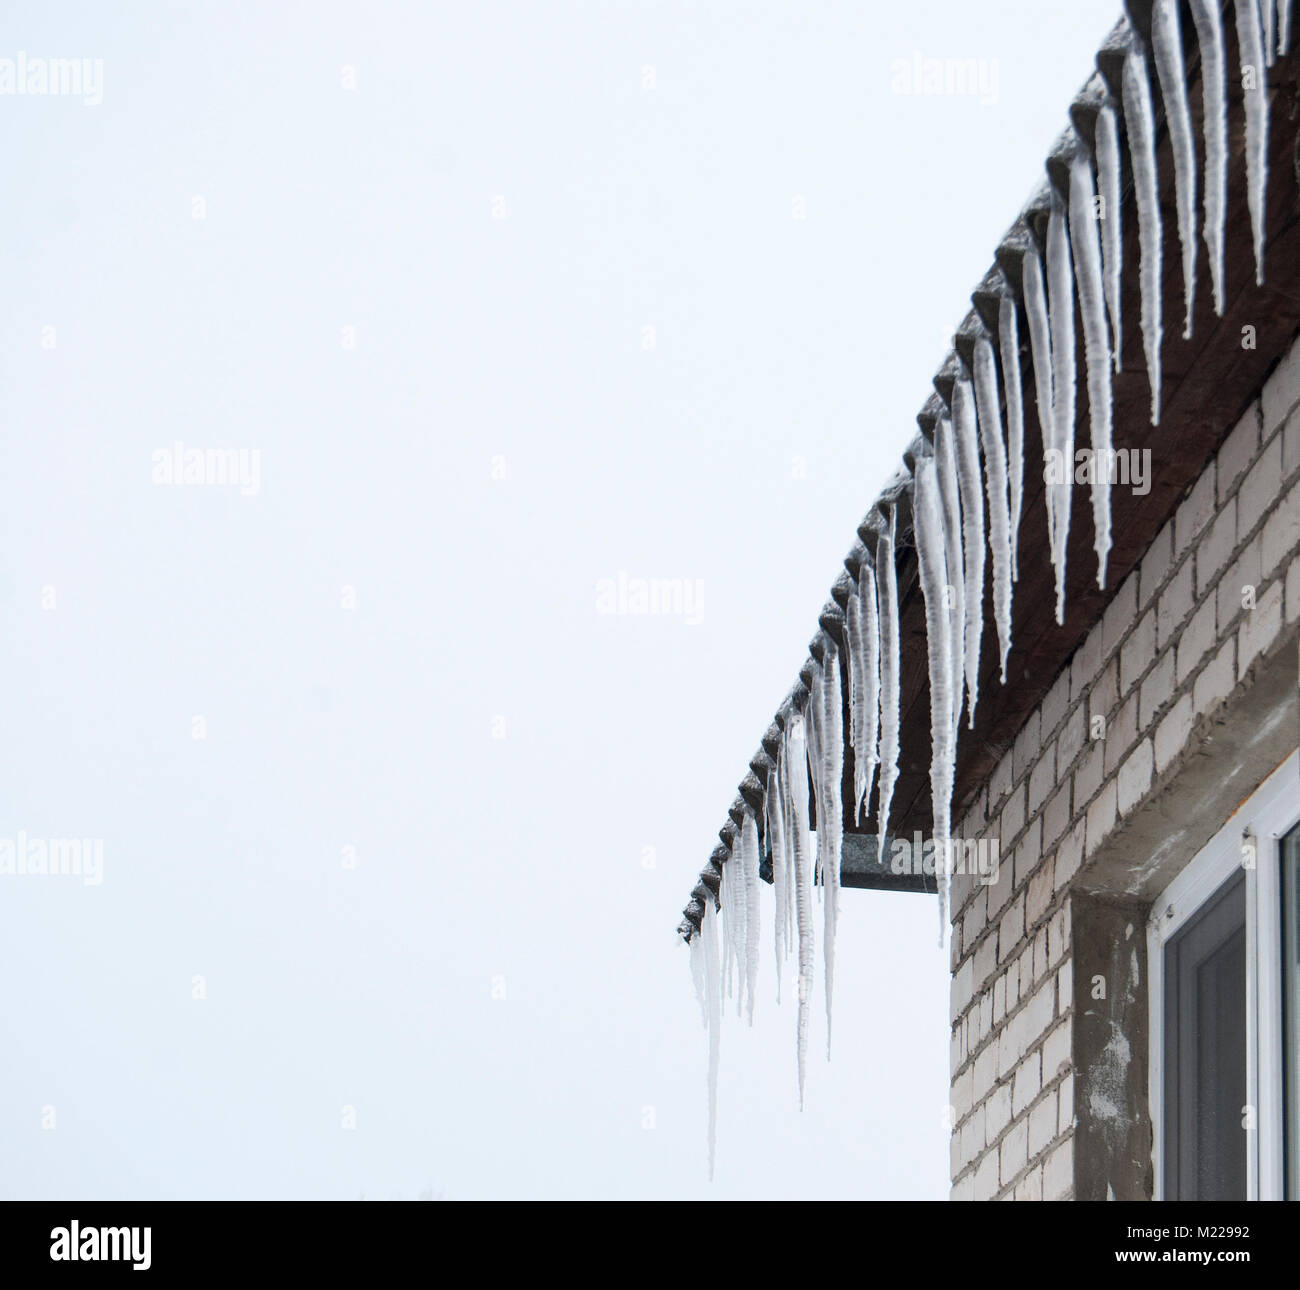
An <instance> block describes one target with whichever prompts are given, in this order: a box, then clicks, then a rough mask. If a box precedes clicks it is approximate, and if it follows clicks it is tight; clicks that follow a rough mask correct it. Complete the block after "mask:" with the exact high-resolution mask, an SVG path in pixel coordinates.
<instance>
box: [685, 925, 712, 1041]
mask: <svg viewBox="0 0 1300 1290" xmlns="http://www.w3.org/2000/svg"><path fill="white" fill-rule="evenodd" d="M708 916H709V911H708V906H705V910H704V918H705V919H707V918H708ZM703 929H704V920H703V919H702V920H701V922H700V931H698V932H696V933H695V935H694V936H692V937H691V939H690V944H689V946H688V948H689V950H690V954H691V983H692V984H693V985H694V986H695V1001H696V1002H697V1003H698V1004H699V1005H700V1021H701V1022H702V1023H703V1025H704V1028H705V1029H706V1030H707V1029H708V1026H709V998H708V988H707V986H706V984H705V981H704V935H703Z"/></svg>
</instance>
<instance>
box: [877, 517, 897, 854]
mask: <svg viewBox="0 0 1300 1290" xmlns="http://www.w3.org/2000/svg"><path fill="white" fill-rule="evenodd" d="M876 580H877V583H876V585H877V589H878V591H879V593H880V795H879V803H878V806H879V809H878V810H877V812H876V829H877V833H878V844H877V845H878V853H879V854H880V855H882V856H883V855H884V854H885V837H886V835H887V834H888V832H889V807H890V804H891V803H892V802H893V799H894V785H895V784H896V783H897V782H898V722H899V712H898V704H899V693H898V691H899V677H898V666H899V660H898V571H897V570H896V569H895V568H894V508H893V507H892V506H891V507H890V510H889V531H888V532H887V533H882V534H881V535H880V541H879V543H878V545H877V547H876Z"/></svg>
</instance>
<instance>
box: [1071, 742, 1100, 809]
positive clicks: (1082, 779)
mask: <svg viewBox="0 0 1300 1290" xmlns="http://www.w3.org/2000/svg"><path fill="white" fill-rule="evenodd" d="M1105 752H1106V745H1105V744H1104V743H1103V742H1102V741H1101V740H1097V741H1096V742H1095V743H1093V744H1092V746H1091V748H1090V749H1089V751H1088V753H1087V754H1086V755H1085V756H1084V757H1083V759H1082V760H1081V761H1080V762H1079V769H1078V770H1076V771H1075V772H1074V808H1075V810H1076V811H1077V810H1082V809H1083V808H1084V807H1085V806H1086V805H1087V804H1088V803H1089V802H1090V801H1091V800H1092V795H1093V794H1094V793H1095V792H1096V791H1097V790H1098V789H1099V788H1100V787H1101V779H1102V758H1103V757H1104V756H1105Z"/></svg>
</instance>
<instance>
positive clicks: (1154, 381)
mask: <svg viewBox="0 0 1300 1290" xmlns="http://www.w3.org/2000/svg"><path fill="white" fill-rule="evenodd" d="M1233 8H1234V11H1235V18H1236V28H1237V40H1238V45H1239V48H1240V51H1241V54H1242V65H1243V66H1242V70H1243V76H1242V87H1243V91H1244V94H1245V117H1246V149H1245V152H1246V195H1247V207H1248V211H1249V216H1250V226H1251V233H1252V240H1253V247H1254V258H1255V270H1256V282H1257V283H1262V282H1263V280H1264V196H1265V187H1266V158H1267V150H1268V137H1267V135H1268V102H1267V96H1266V85H1265V77H1264V74H1263V71H1262V70H1261V69H1262V68H1263V67H1264V66H1266V65H1267V66H1271V65H1272V63H1273V59H1274V54H1273V51H1276V52H1277V53H1279V54H1281V53H1285V52H1286V50H1287V49H1288V47H1289V44H1290V4H1289V2H1287V0H1279V3H1277V5H1276V8H1275V7H1274V5H1273V3H1272V0H1263V10H1262V11H1261V9H1260V0H1234V5H1233ZM1191 12H1192V18H1193V21H1194V24H1195V28H1196V36H1197V41H1198V43H1199V47H1200V55H1201V75H1202V95H1203V104H1202V106H1203V118H1204V143H1205V171H1204V207H1205V223H1204V231H1203V236H1204V238H1205V242H1206V246H1207V248H1208V251H1209V265H1210V286H1211V291H1212V294H1213V301H1214V309H1215V312H1216V314H1219V315H1222V312H1223V247H1224V225H1225V218H1226V207H1227V197H1226V194H1227V159H1228V135H1227V129H1228V127H1227V111H1226V102H1227V79H1226V77H1227V69H1226V65H1225V54H1224V33H1223V16H1222V13H1221V10H1220V6H1219V5H1218V4H1217V3H1215V0H1191ZM1152 64H1154V67H1155V72H1156V78H1157V80H1158V83H1159V87H1160V92H1161V95H1162V97H1163V101H1164V107H1165V117H1166V120H1167V122H1168V128H1169V136H1170V141H1171V146H1172V151H1173V161H1174V187H1175V209H1176V211H1177V223H1178V236H1179V242H1180V245H1181V250H1182V270H1183V292H1184V304H1185V323H1184V328H1183V335H1184V336H1185V337H1189V336H1190V335H1191V328H1192V313H1193V306H1194V302H1195V295H1196V237H1197V183H1198V175H1197V169H1196V150H1195V147H1194V143H1193V138H1192V127H1191V111H1190V106H1189V102H1188V94H1187V80H1186V73H1185V67H1184V57H1183V47H1182V37H1181V32H1180V28H1179V23H1178V17H1177V0H1157V3H1156V4H1155V7H1154V11H1153V14H1152V34H1151V45H1150V49H1149V50H1148V49H1147V48H1146V47H1145V45H1144V42H1143V41H1142V40H1141V38H1140V37H1139V36H1138V35H1137V34H1136V33H1132V36H1131V43H1130V45H1129V48H1128V50H1127V53H1126V55H1125V60H1124V65H1123V73H1122V94H1121V96H1120V102H1119V103H1118V104H1116V103H1114V102H1112V101H1110V100H1107V102H1105V103H1104V104H1103V105H1102V106H1101V108H1100V109H1099V112H1098V115H1097V118H1096V138H1095V153H1096V155H1095V159H1090V158H1089V156H1088V154H1087V151H1086V149H1085V148H1084V146H1083V145H1082V142H1080V144H1079V146H1078V147H1077V149H1076V150H1075V153H1074V156H1073V159H1072V160H1071V163H1070V166H1069V182H1068V194H1067V195H1064V196H1063V195H1062V194H1060V193H1058V192H1057V190H1056V188H1055V187H1053V188H1052V189H1051V193H1050V208H1049V212H1048V220H1047V237H1046V248H1045V249H1046V256H1045V257H1043V256H1042V255H1040V253H1039V251H1038V249H1037V247H1036V246H1035V245H1034V244H1033V242H1032V241H1030V242H1029V244H1028V247H1027V249H1026V251H1025V254H1024V259H1023V262H1022V276H1021V292H1022V297H1023V304H1024V310H1025V317H1026V319H1027V322H1028V330H1029V349H1030V356H1031V361H1032V364H1033V373H1034V386H1035V401H1036V411H1037V415H1038V420H1039V424H1040V426H1041V427H1042V430H1043V434H1042V439H1043V445H1044V453H1045V456H1044V460H1045V463H1046V462H1047V460H1048V454H1049V453H1050V454H1051V455H1052V456H1053V457H1054V458H1055V461H1056V463H1058V468H1057V469H1056V470H1055V471H1054V472H1051V473H1047V474H1045V479H1046V481H1047V487H1046V503H1047V526H1048V534H1047V536H1048V549H1049V553H1050V559H1051V561H1052V564H1053V566H1054V569H1055V574H1056V620H1057V622H1058V623H1060V622H1061V621H1063V616H1064V609H1065V556H1066V545H1067V542H1068V538H1069V527H1070V504H1071V483H1072V480H1073V462H1074V428H1075V381H1076V362H1075V334H1074V312H1075V291H1076V289H1077V291H1078V303H1079V312H1080V315H1081V318H1082V323H1083V341H1084V357H1085V366H1086V378H1087V385H1088V405H1089V428H1090V434H1091V448H1092V450H1093V458H1094V460H1095V461H1099V462H1107V461H1108V460H1109V458H1110V450H1111V380H1112V371H1116V372H1117V371H1119V370H1120V350H1121V340H1122V331H1121V319H1120V283H1121V272H1122V262H1121V254H1122V252H1121V246H1122V238H1121V228H1120V213H1121V207H1122V200H1121V189H1120V182H1121V180H1120V173H1121V140H1120V131H1119V121H1120V118H1121V116H1122V119H1123V122H1124V126H1125V134H1126V136H1127V150H1128V155H1129V162H1130V166H1131V169H1132V173H1133V187H1134V197H1135V204H1136V207H1137V220H1138V245H1139V251H1140V264H1139V289H1140V303H1141V319H1140V324H1141V332H1142V340H1143V349H1144V351H1145V356H1146V364H1147V372H1148V380H1149V384H1150V391H1151V422H1152V424H1153V425H1154V424H1157V423H1158V421H1159V418H1160V344H1161V336H1162V326H1163V323H1162V307H1161V297H1160V281H1161V251H1162V241H1163V230H1162V227H1161V216H1160V204H1159V192H1158V188H1157V168H1156V141H1155V112H1154V109H1153V106H1152V77H1151V72H1150V66H1151V65H1152ZM1252 72H1253V75H1252V74H1251V73H1252ZM1094 167H1095V169H1094ZM1099 195H1100V198H1101V201H1100V202H1098V200H1097V198H1098V196H1099ZM1019 355H1020V338H1019V334H1018V321H1017V307H1016V301H1015V299H1014V298H1013V297H1012V296H1011V295H1010V294H1009V293H1006V294H1003V295H1002V297H1001V299H1000V301H999V310H998V326H997V332H996V336H992V335H990V334H988V333H987V332H985V333H984V334H981V335H980V336H979V337H978V338H977V339H976V341H975V346H974V354H973V361H972V362H971V364H970V370H969V372H968V373H965V372H964V373H963V375H961V376H960V377H959V378H958V379H957V380H956V382H955V384H954V386H953V390H952V397H951V399H950V401H949V408H948V412H947V414H945V415H943V416H941V417H939V419H938V421H937V423H936V424H935V426H934V431H933V451H932V454H931V455H924V456H921V457H919V458H918V459H917V460H916V464H915V469H914V472H913V480H912V485H911V491H912V516H913V530H914V534H915V542H916V551H917V562H918V572H919V580H920V584H921V590H922V594H923V596H924V598H925V618H926V632H927V654H928V666H929V682H930V730H931V745H932V755H931V769H930V785H931V796H932V800H933V815H934V823H933V841H934V848H935V853H936V856H940V857H942V856H944V855H946V850H945V848H946V846H947V844H948V841H949V838H950V833H951V810H952V794H953V785H954V779H955V760H956V750H957V738H958V732H959V729H960V725H961V714H962V709H963V705H964V706H965V710H966V713H967V715H968V720H969V724H970V726H972V727H973V725H974V720H975V705H976V701H977V699H978V685H979V674H978V667H979V656H980V641H981V637H982V634H983V626H984V624H983V596H984V586H985V548H986V543H987V547H988V551H989V554H990V557H991V563H992V580H993V597H992V606H993V615H994V620H995V627H996V631H997V636H998V645H999V657H1000V662H1001V679H1002V681H1003V682H1004V683H1005V681H1006V665H1007V656H1008V654H1009V652H1010V649H1011V644H1012V642H1011V602H1012V587H1013V584H1014V583H1015V582H1016V580H1017V577H1018V573H1019V570H1018V568H1017V562H1016V549H1017V540H1018V534H1019V527H1020V513H1021V504H1022V496H1023V485H1024V406H1023V399H1022V393H1021V380H1020V360H1019ZM999 366H1000V368H1001V376H1002V380H1001V395H1000V396H999V389H998V369H999ZM1004 405H1005V408H1006V424H1005V428H1004V425H1003V418H1002V408H1003V406H1004ZM981 454H982V456H983V460H984V469H983V471H982V472H981V469H980V457H981ZM1059 463H1065V465H1064V468H1060V466H1059ZM981 475H982V476H983V478H982V485H983V486H982V487H981ZM1091 475H1092V478H1091V491H1092V512H1093V528H1094V533H1095V544H1094V545H1095V551H1096V556H1097V584H1098V586H1099V587H1102V588H1104V587H1105V585H1106V564H1107V557H1108V554H1109V551H1110V476H1109V474H1108V473H1107V472H1105V471H1101V470H1096V469H1094V470H1093V471H1092V472H1091ZM986 508H987V529H986ZM878 509H879V510H881V511H882V513H883V514H885V516H886V519H887V524H886V525H885V526H884V527H883V528H882V530H881V531H880V532H879V535H878V541H877V545H876V550H875V552H874V558H873V555H872V553H871V552H866V553H865V554H864V555H862V557H861V563H860V565H859V566H858V567H857V569H856V571H855V572H856V586H854V588H853V590H852V591H851V593H850V594H849V596H848V601H847V605H846V608H845V613H844V623H843V639H842V643H838V644H837V642H836V641H835V640H834V639H832V638H831V636H830V635H829V634H827V633H823V635H822V636H821V637H820V638H819V640H820V642H821V644H822V649H821V657H820V658H818V657H816V655H815V653H814V657H813V659H812V662H811V679H810V681H809V683H808V684H807V687H806V693H805V692H804V691H803V689H801V688H800V687H796V690H795V691H794V692H793V693H792V697H791V699H789V700H787V702H786V704H785V705H784V706H783V708H782V710H781V711H780V712H779V713H778V714H777V719H776V725H777V727H778V728H779V730H780V740H779V744H778V747H777V750H776V753H775V756H773V757H771V758H770V761H771V762H772V765H771V768H770V770H769V773H768V777H767V784H766V785H765V786H764V787H765V791H764V793H763V794H762V801H763V806H762V808H761V810H759V811H758V812H757V814H756V812H755V808H754V807H753V806H752V805H747V807H746V811H745V814H744V816H743V822H742V823H741V824H740V825H739V827H738V828H737V829H736V830H735V833H734V840H733V841H732V842H731V843H730V845H729V847H728V844H727V842H726V840H725V839H724V856H723V859H724V861H725V862H724V863H722V864H721V865H715V866H714V868H713V872H716V871H717V869H719V868H720V869H721V874H720V877H719V878H718V879H717V880H716V881H705V880H707V879H710V878H711V877H712V874H711V872H710V871H709V870H706V872H705V874H704V875H703V877H702V883H701V885H700V886H697V887H696V889H695V891H694V892H693V893H692V895H693V899H692V902H691V904H690V905H689V906H688V907H687V911H686V918H685V920H684V921H683V923H682V925H681V927H680V928H679V931H680V932H681V934H682V936H683V937H684V938H685V939H686V940H687V941H688V942H689V944H690V951H691V954H690V958H691V971H692V976H693V979H694V982H695V987H696V993H697V995H698V998H699V1001H700V1006H701V1009H702V1012H703V1015H704V1021H705V1025H706V1027H707V1030H708V1037H709V1063H708V1069H709V1074H708V1082H709V1174H710V1177H712V1174H713V1163H714V1155H715V1145H716V1124H717V1073H718V1051H719V1028H720V1022H721V1014H722V1009H723V1002H724V996H725V997H726V998H730V997H733V996H734V997H735V999H736V1004H737V1012H738V1014H739V1013H747V1015H748V1017H749V1020H750V1023H751V1024H752V1022H753V1014H754V999H755V994H756V991H757V979H758V962H759V935H760V927H759V882H760V878H759V865H760V861H761V859H762V856H763V851H764V845H763V840H765V841H766V849H767V850H768V851H770V854H771V867H772V886H773V893H774V897H775V904H776V917H775V938H774V939H775V959H776V978H777V979H776V994H777V1000H778V1002H779V1001H780V995H781V974H782V966H783V964H784V963H785V962H786V960H787V959H788V957H789V955H790V952H791V949H792V947H793V946H795V945H797V949H798V955H797V963H798V975H797V991H798V1021H797V1062H798V1079H799V1104H800V1107H802V1106H803V1100H804V1086H805V1075H806V1066H807V1048H808V1018H809V1004H810V1000H811V996H812V983H813V942H814V932H813V907H814V904H815V903H816V902H817V898H818V896H820V904H821V910H822V916H823V934H822V947H823V964H824V966H823V974H824V983H825V996H826V1050H827V1056H828V1057H829V1055H830V1039H831V1002H832V991H833V985H834V968H835V928H836V921H837V918H838V912H839V891H840V850H841V842H842V837H841V830H839V829H837V828H831V829H819V830H818V833H817V835H814V834H813V832H812V829H811V827H810V820H809V794H810V788H811V793H812V795H813V796H814V797H815V800H816V806H817V816H818V819H819V820H839V819H842V818H843V804H842V803H841V800H840V798H841V780H842V774H843V767H844V739H845V734H846V733H847V737H848V740H849V743H850V745H851V747H852V748H853V750H854V759H853V761H854V786H853V788H854V798H855V801H854V802H853V818H854V819H855V821H857V822H859V823H860V822H861V819H862V812H863V809H864V806H865V804H866V803H867V801H868V800H869V799H870V796H871V792H872V788H873V785H874V782H875V779H876V775H877V771H879V780H880V782H879V786H878V812H877V837H878V846H879V854H880V855H881V857H882V858H883V857H884V852H885V845H886V832H887V829H888V825H889V816H890V805H891V801H892V797H893V791H894V785H895V783H896V781H897V778H898V759H899V606H898V588H897V582H896V576H895V567H894V554H895V552H894V545H895V533H894V511H895V508H894V506H893V505H892V504H889V503H881V504H879V505H878ZM986 531H987V538H986ZM841 653H843V654H844V655H845V656H846V662H847V667H848V690H849V711H850V718H851V720H850V728H849V730H848V731H847V732H845V731H844V730H843V728H842V727H843V709H842V705H841V680H840V671H841V666H842V663H841ZM805 675H808V673H807V672H806V673H805ZM810 777H811V781H812V782H811V785H810V783H809V779H810ZM760 833H761V838H760ZM814 843H816V845H814ZM728 849H729V850H730V856H729V857H726V855H725V851H726V850H728ZM936 872H937V873H941V876H940V879H939V919H940V937H939V940H940V944H941V945H942V944H943V939H944V933H945V931H946V929H947V924H948V895H949V874H948V872H947V870H946V868H945V867H944V866H943V865H942V864H940V865H937V866H936ZM715 891H716V896H715V894H714V893H715ZM715 901H716V910H717V911H718V913H720V915H721V919H722V936H721V944H719V937H718V933H717V928H716V919H715V917H714V909H715Z"/></svg>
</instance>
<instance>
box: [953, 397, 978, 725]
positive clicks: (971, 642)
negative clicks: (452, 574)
mask: <svg viewBox="0 0 1300 1290" xmlns="http://www.w3.org/2000/svg"><path fill="white" fill-rule="evenodd" d="M952 426H953V434H954V436H955V439H956V448H957V476H958V479H959V480H960V484H961V523H962V546H963V552H962V554H963V559H964V564H965V569H966V642H965V660H966V713H967V716H968V718H969V724H970V728H971V729H972V730H973V729H974V728H975V704H976V703H977V702H978V701H979V680H980V638H981V637H982V636H983V634H984V498H983V495H982V494H983V489H982V487H981V485H980V455H979V427H978V424H977V422H976V412H975V397H974V394H973V393H972V391H971V385H970V381H968V380H967V379H966V378H965V377H964V376H961V377H958V378H957V382H956V384H955V385H954V386H953V390H952Z"/></svg>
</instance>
